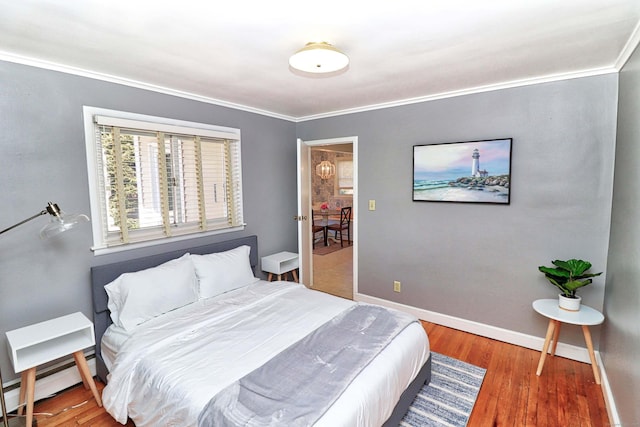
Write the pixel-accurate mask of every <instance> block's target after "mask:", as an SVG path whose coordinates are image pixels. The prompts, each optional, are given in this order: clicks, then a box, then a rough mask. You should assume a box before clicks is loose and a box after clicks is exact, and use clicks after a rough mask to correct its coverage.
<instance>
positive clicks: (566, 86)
mask: <svg viewBox="0 0 640 427" xmlns="http://www.w3.org/2000/svg"><path fill="white" fill-rule="evenodd" d="M616 102H617V76H616V75H615V74H610V75H605V76H598V77H589V78H581V79H575V80H567V81H561V82H556V83H547V84H540V85H535V86H527V87H520V88H514V89H507V90H500V91H493V92H487V93H480V94H474V95H468V96H461V97H456V98H450V99H444V100H438V101H431V102H425V103H420V104H414V105H406V106H401V107H395V108H388V109H384V110H376V111H369V112H364V113H358V114H349V115H343V116H340V117H333V118H326V119H319V120H314V121H308V122H302V123H299V124H298V127H297V134H298V137H300V138H302V139H304V140H314V139H322V138H334V137H340V136H348V135H357V136H358V168H359V169H358V180H359V181H358V182H359V188H358V194H359V196H358V197H359V199H358V200H359V206H358V208H359V212H360V214H359V216H358V221H359V225H358V227H359V228H358V232H359V235H358V243H359V249H358V251H359V252H358V256H359V258H358V263H359V264H358V266H359V271H358V276H359V277H358V285H359V292H360V293H363V294H367V295H371V296H375V297H379V298H384V299H387V300H390V301H395V302H398V303H403V304H407V305H410V306H414V307H418V308H422V309H426V310H431V311H434V312H438V313H444V314H447V315H451V316H455V317H458V318H462V319H467V320H471V321H475V322H480V323H483V324H487V325H493V326H497V327H501V328H506V329H509V330H513V331H518V332H522V333H525V334H531V335H536V336H540V337H543V336H544V334H545V331H546V324H547V321H546V320H545V319H544V318H542V317H541V316H539V315H537V314H536V313H535V312H534V311H533V310H532V308H531V302H532V301H533V300H535V299H538V298H557V294H558V292H557V291H556V288H554V287H552V286H551V285H550V284H548V282H546V280H545V279H544V276H543V275H542V274H541V273H539V272H538V270H537V266H538V265H542V264H549V263H550V261H551V260H553V259H558V258H560V259H566V258H573V257H575V258H582V259H586V260H590V261H591V262H592V263H593V266H594V267H593V268H594V271H606V262H607V247H608V244H609V223H610V210H611V198H612V186H613V166H614V148H615V129H616ZM505 137H512V138H513V152H512V155H513V156H512V181H511V184H512V186H511V189H512V195H511V204H510V205H509V206H504V205H469V204H454V203H433V202H413V201H412V200H411V199H412V194H411V190H412V153H413V151H412V146H413V145H414V144H430V143H441V142H455V141H469V140H480V139H491V138H505ZM369 199H375V200H376V210H375V211H369V210H367V201H368V200H369ZM393 280H400V281H401V282H402V293H400V294H398V293H394V292H393V286H392V282H393ZM581 295H582V296H583V301H584V303H585V304H587V305H590V306H592V307H595V308H597V309H602V306H603V297H604V279H602V278H600V279H598V280H596V281H595V283H594V284H593V285H590V286H589V287H587V288H584V289H583V291H582V292H581ZM593 335H594V342H595V343H596V345H597V343H598V339H599V328H594V331H593ZM562 339H563V342H569V343H572V344H575V345H580V346H584V339H583V337H582V335H581V331H580V329H579V328H566V330H564V329H563V337H562Z"/></svg>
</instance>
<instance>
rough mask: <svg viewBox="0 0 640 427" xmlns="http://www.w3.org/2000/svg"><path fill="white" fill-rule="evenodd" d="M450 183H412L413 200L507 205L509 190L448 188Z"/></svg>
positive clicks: (420, 181)
mask: <svg viewBox="0 0 640 427" xmlns="http://www.w3.org/2000/svg"><path fill="white" fill-rule="evenodd" d="M449 182H451V181H446V182H444V181H442V180H438V181H424V180H418V181H414V185H413V200H431V201H442V202H478V203H482V202H485V203H508V201H509V189H508V188H498V187H484V188H468V187H466V188H465V187H453V186H449Z"/></svg>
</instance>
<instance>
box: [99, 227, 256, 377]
mask: <svg viewBox="0 0 640 427" xmlns="http://www.w3.org/2000/svg"><path fill="white" fill-rule="evenodd" d="M242 245H248V246H250V247H251V254H250V255H249V258H250V261H251V267H252V268H253V269H254V271H255V267H256V266H257V265H258V238H257V236H248V237H241V238H238V239H233V240H227V241H224V242H217V243H210V244H207V245H202V246H196V247H193V248H185V249H180V250H175V251H170V252H165V253H161V254H157V255H151V256H146V257H141V258H134V259H128V260H124V261H120V262H115V263H112V264H105V265H99V266H95V267H92V268H91V292H92V295H93V323H94V328H95V334H96V368H97V371H98V378H100V380H102V381H103V382H104V383H105V384H106V382H107V373H108V371H107V368H106V366H105V364H104V361H103V360H102V355H101V347H100V346H101V339H102V335H103V334H104V332H105V331H106V330H107V328H108V327H109V325H110V324H111V317H110V315H109V309H108V308H107V303H108V297H107V292H106V291H105V290H104V287H105V285H108V284H109V283H111V282H112V281H114V280H115V279H117V278H118V276H120V275H121V274H122V273H128V272H132V271H140V270H144V269H146V268H150V267H155V266H157V265H160V264H162V263H164V262H166V261H169V260H172V259H175V258H179V257H180V256H182V255H184V254H185V253H187V252H189V253H192V254H199V255H202V254H210V253H214V252H223V251H226V250H229V249H233V248H237V247H238V246H242Z"/></svg>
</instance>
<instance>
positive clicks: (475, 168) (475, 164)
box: [471, 148, 480, 176]
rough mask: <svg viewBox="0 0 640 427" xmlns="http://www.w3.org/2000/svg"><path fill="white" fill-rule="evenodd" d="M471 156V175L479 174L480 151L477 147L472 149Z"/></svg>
mask: <svg viewBox="0 0 640 427" xmlns="http://www.w3.org/2000/svg"><path fill="white" fill-rule="evenodd" d="M471 157H472V158H473V161H472V163H471V176H480V152H479V151H478V149H477V148H476V149H475V150H473V155H472V156H471Z"/></svg>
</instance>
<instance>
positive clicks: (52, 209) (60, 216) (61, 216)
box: [0, 202, 89, 427]
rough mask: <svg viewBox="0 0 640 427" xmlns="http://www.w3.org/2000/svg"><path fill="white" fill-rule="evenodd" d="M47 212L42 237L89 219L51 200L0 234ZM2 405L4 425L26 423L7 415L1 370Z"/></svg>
mask: <svg viewBox="0 0 640 427" xmlns="http://www.w3.org/2000/svg"><path fill="white" fill-rule="evenodd" d="M46 214H49V215H51V221H50V222H49V223H47V224H46V225H45V226H44V227H42V229H41V230H40V237H41V238H42V239H48V238H50V237H53V236H55V235H57V234H60V233H63V232H65V231H67V230H71V229H72V228H73V227H75V226H76V225H78V224H81V223H83V222H88V221H89V217H88V216H86V215H83V214H65V213H64V212H63V211H62V210H60V208H59V207H58V205H57V204H55V203H52V202H49V204H48V205H47V207H46V208H44V209H43V210H42V211H41V212H38V213H37V214H35V215H33V216H31V217H29V218H27V219H25V220H23V221H20V222H19V223H17V224H14V225H12V226H11V227H8V228H5V229H4V230H2V231H0V234H3V233H6V232H7V231H9V230H13V229H14V228H16V227H18V226H20V225H22V224H24V223H26V222H29V221H31V220H32V219H35V218H38V217H39V216H42V215H46ZM0 405H2V420H3V422H4V427H17V426H24V425H25V421H24V418H22V417H18V418H12V419H11V422H9V419H8V417H7V405H6V402H5V399H4V386H3V384H2V373H1V372H0ZM32 425H34V426H35V425H37V422H36V420H35V419H34V420H33V424H32Z"/></svg>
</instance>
